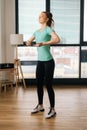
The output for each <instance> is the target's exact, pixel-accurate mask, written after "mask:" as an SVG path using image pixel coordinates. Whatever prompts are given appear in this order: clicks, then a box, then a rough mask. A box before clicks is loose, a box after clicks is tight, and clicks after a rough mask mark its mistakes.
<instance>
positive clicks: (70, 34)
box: [51, 0, 80, 44]
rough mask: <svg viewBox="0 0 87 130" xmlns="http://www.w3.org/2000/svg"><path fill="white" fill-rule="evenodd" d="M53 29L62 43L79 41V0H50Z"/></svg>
mask: <svg viewBox="0 0 87 130" xmlns="http://www.w3.org/2000/svg"><path fill="white" fill-rule="evenodd" d="M51 12H52V13H53V16H54V20H55V30H56V32H57V33H58V34H59V36H60V37H61V43H62V44H79V43H80V0H51Z"/></svg>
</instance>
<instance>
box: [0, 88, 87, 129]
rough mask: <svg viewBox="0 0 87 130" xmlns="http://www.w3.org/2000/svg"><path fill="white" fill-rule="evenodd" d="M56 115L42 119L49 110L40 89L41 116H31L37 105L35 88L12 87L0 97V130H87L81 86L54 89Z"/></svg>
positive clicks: (86, 109) (85, 97)
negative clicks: (42, 109)
mask: <svg viewBox="0 0 87 130" xmlns="http://www.w3.org/2000/svg"><path fill="white" fill-rule="evenodd" d="M54 90H55V97H56V112H57V116H56V117H55V118H52V119H45V114H46V113H47V112H48V111H49V101H48V95H47V91H46V89H45V88H44V107H45V112H44V113H43V114H41V113H40V114H36V115H31V114H30V113H31V110H32V109H33V108H34V107H35V105H37V94H36V87H35V86H29V87H28V88H27V89H26V90H25V89H23V87H19V88H18V93H16V91H15V88H14V91H13V93H12V92H11V91H10V90H8V91H7V92H6V93H4V92H2V93H1V94H0V130H87V88H86V87H84V86H78V87H77V86H76V87H75V86H74V87H73V86H68V87H66V86H54Z"/></svg>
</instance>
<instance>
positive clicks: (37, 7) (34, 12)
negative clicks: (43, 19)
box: [18, 0, 46, 41]
mask: <svg viewBox="0 0 87 130" xmlns="http://www.w3.org/2000/svg"><path fill="white" fill-rule="evenodd" d="M45 6H46V3H45V0H38V1H36V0H18V16H19V17H18V19H19V21H18V25H19V29H18V30H19V33H20V34H24V41H26V40H28V38H29V37H30V36H31V35H32V34H33V33H34V31H35V29H37V28H38V26H39V24H38V15H39V13H40V12H41V11H44V10H45Z"/></svg>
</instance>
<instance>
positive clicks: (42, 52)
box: [33, 26, 54, 61]
mask: <svg viewBox="0 0 87 130" xmlns="http://www.w3.org/2000/svg"><path fill="white" fill-rule="evenodd" d="M52 32H54V30H53V29H52V28H50V27H48V26H47V27H46V28H44V29H43V30H42V31H40V30H37V31H35V32H34V34H33V36H34V37H35V40H36V44H38V43H40V42H47V41H50V40H51V33H52ZM37 51H38V60H39V61H49V60H51V59H53V57H52V54H51V52H50V45H45V46H41V47H37Z"/></svg>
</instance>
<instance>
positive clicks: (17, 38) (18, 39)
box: [10, 34, 26, 88]
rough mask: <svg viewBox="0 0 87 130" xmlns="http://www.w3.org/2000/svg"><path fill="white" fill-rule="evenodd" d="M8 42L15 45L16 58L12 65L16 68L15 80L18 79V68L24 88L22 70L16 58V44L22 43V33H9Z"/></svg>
mask: <svg viewBox="0 0 87 130" xmlns="http://www.w3.org/2000/svg"><path fill="white" fill-rule="evenodd" d="M10 43H11V45H13V46H15V47H16V58H15V59H14V65H15V68H16V70H17V72H16V73H17V80H19V69H20V73H21V76H22V80H23V85H24V88H26V84H25V80H24V76H23V71H22V67H21V62H20V59H18V45H20V44H23V34H10Z"/></svg>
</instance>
